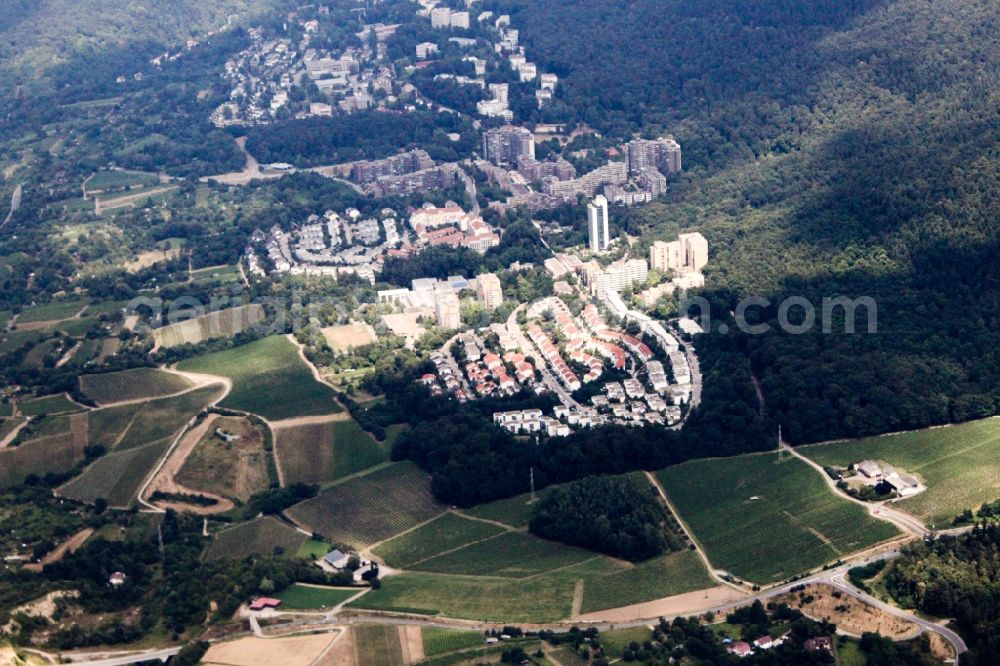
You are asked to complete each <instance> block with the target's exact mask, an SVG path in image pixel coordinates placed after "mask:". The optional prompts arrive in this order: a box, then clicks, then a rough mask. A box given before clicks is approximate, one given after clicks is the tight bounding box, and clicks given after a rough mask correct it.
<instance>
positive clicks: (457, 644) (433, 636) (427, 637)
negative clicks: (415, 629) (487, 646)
mask: <svg viewBox="0 0 1000 666" xmlns="http://www.w3.org/2000/svg"><path fill="white" fill-rule="evenodd" d="M421 636H422V637H423V640H424V656H425V657H433V656H434V655H438V654H443V653H445V652H454V651H455V650H467V649H469V648H474V647H479V646H480V645H483V644H484V643H485V636H484V635H483V634H481V633H479V632H478V631H464V630H462V629H439V628H436V627H425V628H424V630H423V632H421Z"/></svg>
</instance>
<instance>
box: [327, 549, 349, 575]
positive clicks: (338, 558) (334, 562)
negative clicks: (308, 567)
mask: <svg viewBox="0 0 1000 666" xmlns="http://www.w3.org/2000/svg"><path fill="white" fill-rule="evenodd" d="M350 559H351V556H350V555H348V554H346V553H343V552H341V551H340V550H331V551H330V552H329V553H327V554H326V555H325V556H324V557H323V561H324V562H326V563H327V564H329V565H330V566H331V567H333V568H334V569H337V570H338V571H341V570H343V569H346V568H347V563H348V562H349V561H350Z"/></svg>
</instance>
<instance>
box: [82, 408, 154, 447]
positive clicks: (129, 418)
mask: <svg viewBox="0 0 1000 666" xmlns="http://www.w3.org/2000/svg"><path fill="white" fill-rule="evenodd" d="M143 406H144V405H142V404H139V403H135V404H131V405H120V406H118V407H104V408H102V409H95V410H94V411H92V412H90V413H89V417H90V424H89V425H90V433H89V434H90V441H91V443H93V444H98V445H100V446H103V447H104V448H105V449H107V450H108V451H110V450H111V449H113V448H115V446H117V443H118V440H119V439H121V437H122V435H123V434H124V433H125V431H126V430H128V429H129V427H130V426H131V425H132V422H133V420H135V419H137V418H138V415H139V413H140V412H141V411H142V408H143Z"/></svg>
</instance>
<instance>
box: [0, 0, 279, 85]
mask: <svg viewBox="0 0 1000 666" xmlns="http://www.w3.org/2000/svg"><path fill="white" fill-rule="evenodd" d="M276 4H279V3H278V2H276V1H275V0H154V1H153V2H138V1H137V0H39V1H38V2H24V0H0V72H2V73H3V74H6V75H10V74H16V75H17V79H18V80H21V81H24V80H30V79H31V78H32V77H33V76H37V75H38V74H41V73H42V72H43V71H44V70H45V69H48V68H50V67H52V65H53V64H56V63H65V62H69V61H71V60H73V59H74V58H75V57H77V56H80V55H83V54H86V53H88V52H96V51H103V50H106V49H109V48H112V47H121V46H124V45H126V44H128V43H135V42H147V41H155V42H159V43H162V44H170V45H177V44H178V43H183V42H184V41H185V40H187V39H190V38H197V37H200V36H203V35H204V34H205V33H207V32H209V31H211V30H219V29H220V28H222V27H224V26H226V25H227V21H228V19H229V17H230V16H232V17H234V19H235V18H237V17H240V16H242V17H248V15H249V14H253V13H255V12H260V11H263V10H266V9H268V8H270V7H272V6H274V5H276Z"/></svg>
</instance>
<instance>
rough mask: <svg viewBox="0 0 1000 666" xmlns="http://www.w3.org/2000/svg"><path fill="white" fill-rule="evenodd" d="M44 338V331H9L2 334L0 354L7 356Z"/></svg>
mask: <svg viewBox="0 0 1000 666" xmlns="http://www.w3.org/2000/svg"><path fill="white" fill-rule="evenodd" d="M44 337H45V332H44V331H10V332H8V333H5V334H3V342H0V354H7V353H10V352H12V351H15V350H18V349H20V348H21V347H23V346H25V345H28V344H35V343H37V342H38V341H39V340H41V339H42V338H44Z"/></svg>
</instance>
